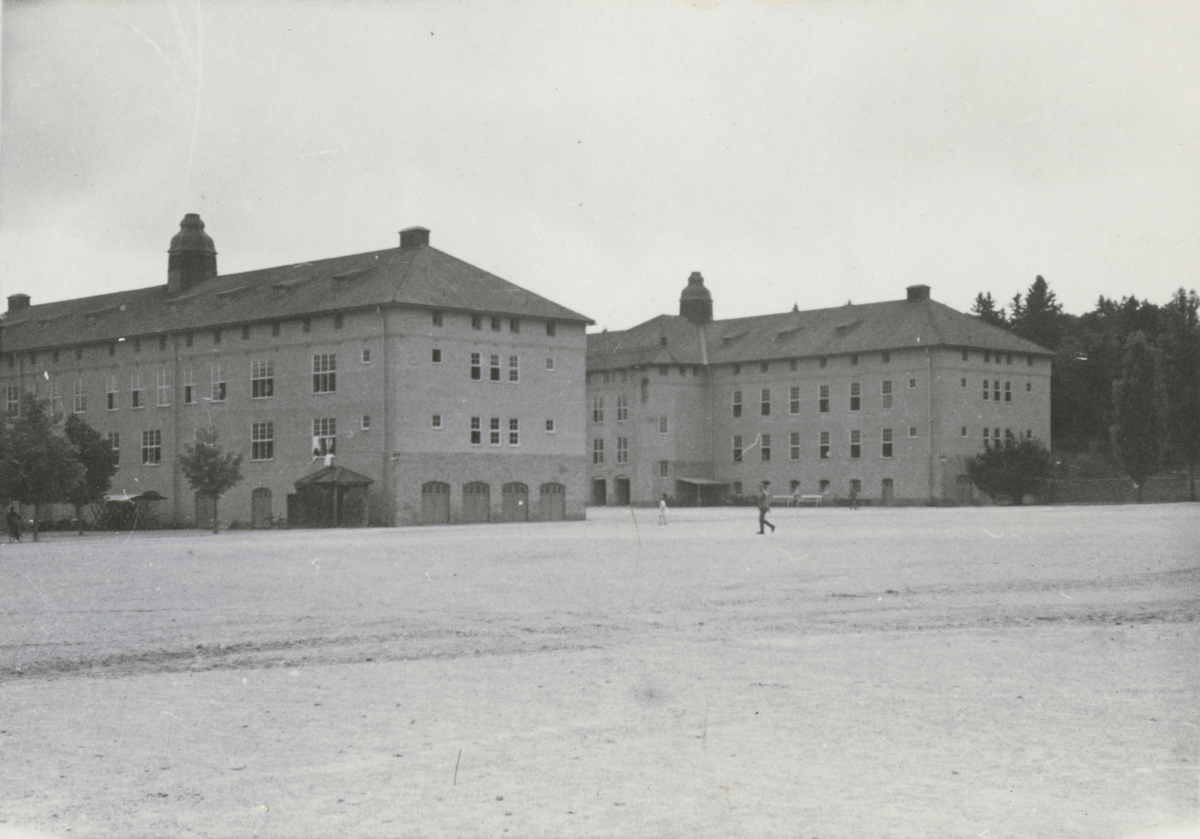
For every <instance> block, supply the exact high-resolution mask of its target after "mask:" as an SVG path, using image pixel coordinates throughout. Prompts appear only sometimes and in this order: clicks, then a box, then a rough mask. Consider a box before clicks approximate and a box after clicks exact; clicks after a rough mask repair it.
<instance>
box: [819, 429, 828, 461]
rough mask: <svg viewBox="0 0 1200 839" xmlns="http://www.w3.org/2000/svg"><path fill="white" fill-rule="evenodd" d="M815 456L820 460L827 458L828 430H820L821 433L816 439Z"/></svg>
mask: <svg viewBox="0 0 1200 839" xmlns="http://www.w3.org/2000/svg"><path fill="white" fill-rule="evenodd" d="M817 456H818V457H820V458H821V460H828V459H829V432H828V431H822V432H821V435H820V438H819V441H818V448H817Z"/></svg>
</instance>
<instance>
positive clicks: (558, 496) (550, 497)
mask: <svg viewBox="0 0 1200 839" xmlns="http://www.w3.org/2000/svg"><path fill="white" fill-rule="evenodd" d="M538 494H539V495H540V496H541V499H540V500H541V513H542V521H562V520H563V519H565V518H566V517H567V488H566V487H565V486H563V485H562V484H542V486H541V489H540V491H539V493H538Z"/></svg>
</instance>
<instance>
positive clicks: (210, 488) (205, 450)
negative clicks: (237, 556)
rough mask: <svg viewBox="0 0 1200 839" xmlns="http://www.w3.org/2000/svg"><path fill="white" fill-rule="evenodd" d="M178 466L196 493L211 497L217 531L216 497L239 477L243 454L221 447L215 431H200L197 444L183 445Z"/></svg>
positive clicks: (239, 478) (216, 529) (229, 487)
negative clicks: (222, 449) (230, 451)
mask: <svg viewBox="0 0 1200 839" xmlns="http://www.w3.org/2000/svg"><path fill="white" fill-rule="evenodd" d="M179 467H180V468H181V469H182V470H183V475H184V477H185V478H187V480H188V483H189V484H191V485H192V489H193V490H195V491H196V493H197V494H198V495H202V496H204V497H205V498H211V499H212V502H213V533H216V532H217V531H218V530H219V529H220V528H219V526H218V524H217V522H218V517H217V501H218V499H220V497H221V496H222V495H224V494H225V493H226V492H227V491H228V490H230V489H231V488H232V487H233V486H235V485H236V484H237V482H238V481H240V480H241V479H242V456H241V455H240V454H238V455H235V454H232V453H228V452H223V451H221V447H220V446H218V445H217V434H216V432H215V431H212V432H201V434H200V435H199V437H198V439H197V441H196V445H194V446H188V447H187V448H185V449H184V453H183V455H182V456H181V457H180V458H179Z"/></svg>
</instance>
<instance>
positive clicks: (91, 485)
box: [63, 414, 117, 533]
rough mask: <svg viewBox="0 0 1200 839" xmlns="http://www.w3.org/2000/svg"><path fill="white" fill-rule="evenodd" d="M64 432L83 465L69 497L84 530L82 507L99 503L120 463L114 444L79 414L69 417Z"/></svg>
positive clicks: (81, 529) (81, 530)
mask: <svg viewBox="0 0 1200 839" xmlns="http://www.w3.org/2000/svg"><path fill="white" fill-rule="evenodd" d="M63 431H64V432H65V433H66V435H67V439H68V440H70V441H71V444H72V445H73V446H74V447H75V451H76V452H77V454H78V457H79V462H80V464H82V466H83V480H82V481H81V482H80V483H79V484H78V485H76V487H75V490H74V491H73V492H72V493H71V499H70V501H71V503H72V504H74V505H75V518H76V520H77V521H78V522H79V532H80V533H82V532H83V508H84V507H86V506H89V505H93V504H96V503H98V502H99V501H100V499H102V498H103V497H104V493H106V492H108V488H109V487H110V486H112V478H113V475H115V474H116V472H117V464H116V463H115V462H114V461H113V456H112V447H111V446H110V445H109V444H108V441H107V440H105V439H104V438H103V437H101V436H100V432H99V431H97V430H96V429H94V428H92V427H91V426H90V425H88V424H87V423H86V422H84V421H83V419H81V418H80V417H79V416H78V415H77V414H71V415H70V416H69V417H67V421H66V423H65V424H64V426H63Z"/></svg>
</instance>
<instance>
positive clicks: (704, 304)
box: [679, 271, 713, 326]
mask: <svg viewBox="0 0 1200 839" xmlns="http://www.w3.org/2000/svg"><path fill="white" fill-rule="evenodd" d="M679 316H680V317H683V318H687V319H688V320H690V321H691V322H692V323H694V324H696V325H697V326H704V324H706V323H712V319H713V310H712V295H711V294H709V291H708V289H707V288H705V287H704V277H702V276H700V272H699V271H693V272H692V275H691V276H690V277H688V284H687V286H686V287H685V288H684V289H683V294H681V295H679Z"/></svg>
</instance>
